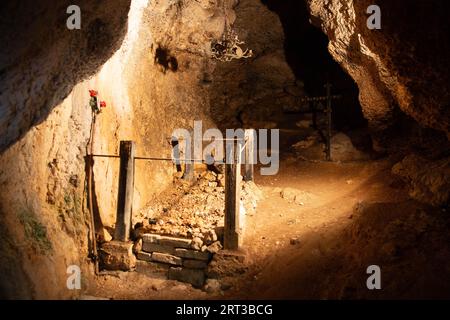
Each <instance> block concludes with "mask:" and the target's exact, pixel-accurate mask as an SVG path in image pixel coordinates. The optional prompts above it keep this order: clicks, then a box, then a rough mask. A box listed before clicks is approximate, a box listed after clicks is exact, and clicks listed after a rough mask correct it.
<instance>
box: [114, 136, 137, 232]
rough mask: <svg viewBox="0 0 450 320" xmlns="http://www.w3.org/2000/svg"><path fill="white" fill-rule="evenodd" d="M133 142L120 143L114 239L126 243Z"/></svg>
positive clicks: (129, 211) (129, 217)
mask: <svg viewBox="0 0 450 320" xmlns="http://www.w3.org/2000/svg"><path fill="white" fill-rule="evenodd" d="M134 154H135V143H134V141H120V173H119V194H118V198H117V218H116V229H115V233H114V239H115V240H119V241H128V238H129V236H130V230H131V214H132V205H133V191H134Z"/></svg>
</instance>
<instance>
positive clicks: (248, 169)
mask: <svg viewBox="0 0 450 320" xmlns="http://www.w3.org/2000/svg"><path fill="white" fill-rule="evenodd" d="M255 137H256V132H255V130H253V129H246V130H245V139H246V144H245V171H244V180H245V181H253V178H254V163H255V159H254V158H255V153H254V152H255V150H254V147H255V144H254V143H255Z"/></svg>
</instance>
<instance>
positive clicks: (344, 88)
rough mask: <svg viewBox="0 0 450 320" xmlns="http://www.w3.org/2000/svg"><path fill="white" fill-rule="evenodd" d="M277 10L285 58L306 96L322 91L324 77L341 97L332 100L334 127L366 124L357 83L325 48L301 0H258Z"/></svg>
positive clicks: (325, 45)
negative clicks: (300, 82)
mask: <svg viewBox="0 0 450 320" xmlns="http://www.w3.org/2000/svg"><path fill="white" fill-rule="evenodd" d="M261 2H262V3H263V4H264V5H266V6H267V7H268V8H269V9H270V10H271V11H273V12H275V13H276V14H278V16H279V18H280V21H281V24H282V26H283V31H284V36H285V43H284V50H285V55H286V61H287V63H288V64H289V66H290V67H291V69H292V71H293V72H294V74H295V76H296V78H297V79H300V80H302V81H303V82H304V84H305V90H306V93H307V94H308V95H309V96H322V95H324V94H325V88H324V85H325V83H326V82H327V80H329V81H330V83H331V84H332V85H333V87H332V92H333V93H334V94H341V95H343V98H342V99H341V100H340V101H335V102H334V103H333V123H334V127H335V129H337V130H343V131H345V130H348V129H355V128H361V127H365V126H366V125H367V121H366V120H365V119H364V117H363V114H362V110H361V106H360V104H359V100H358V87H357V85H356V84H355V82H354V81H353V79H352V78H351V77H350V76H349V75H348V74H346V73H345V72H344V71H343V70H342V68H341V67H340V66H339V64H338V63H337V62H336V61H334V60H333V58H332V57H331V55H330V53H329V52H328V49H327V45H328V38H327V36H326V35H325V34H323V33H322V31H321V30H319V29H318V28H316V27H314V26H313V25H312V24H310V22H309V12H308V9H307V7H306V3H305V2H304V1H299V0H284V1H277V0H261Z"/></svg>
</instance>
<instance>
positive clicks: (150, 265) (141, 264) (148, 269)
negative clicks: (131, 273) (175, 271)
mask: <svg viewBox="0 0 450 320" xmlns="http://www.w3.org/2000/svg"><path fill="white" fill-rule="evenodd" d="M135 271H136V272H139V273H141V274H143V275H146V276H147V277H150V278H154V279H163V280H165V279H168V272H169V265H167V264H164V263H158V262H147V261H142V260H138V261H136V269H135Z"/></svg>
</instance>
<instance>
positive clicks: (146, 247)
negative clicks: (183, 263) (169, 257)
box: [142, 242, 175, 254]
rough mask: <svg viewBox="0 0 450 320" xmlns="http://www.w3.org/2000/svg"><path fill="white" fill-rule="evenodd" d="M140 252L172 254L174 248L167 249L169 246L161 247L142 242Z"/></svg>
mask: <svg viewBox="0 0 450 320" xmlns="http://www.w3.org/2000/svg"><path fill="white" fill-rule="evenodd" d="M142 250H143V251H145V252H150V253H151V252H161V253H167V254H174V253H175V248H174V247H169V246H163V245H160V244H156V243H150V242H143V243H142Z"/></svg>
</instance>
